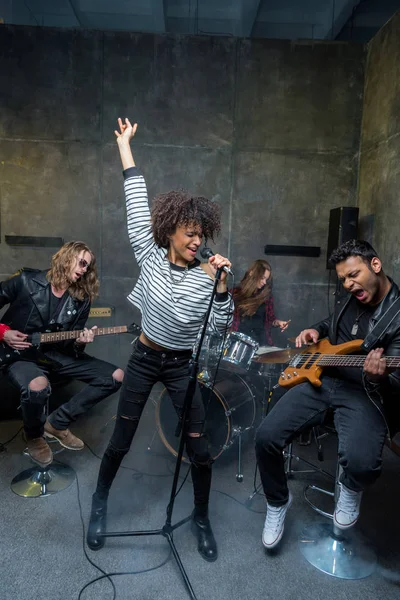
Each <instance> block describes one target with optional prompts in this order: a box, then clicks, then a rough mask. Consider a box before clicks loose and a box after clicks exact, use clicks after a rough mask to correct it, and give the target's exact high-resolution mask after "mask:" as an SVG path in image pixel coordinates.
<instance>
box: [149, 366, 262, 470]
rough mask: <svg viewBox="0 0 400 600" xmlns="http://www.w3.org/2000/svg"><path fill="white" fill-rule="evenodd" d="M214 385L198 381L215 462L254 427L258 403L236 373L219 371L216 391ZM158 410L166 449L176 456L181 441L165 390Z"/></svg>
mask: <svg viewBox="0 0 400 600" xmlns="http://www.w3.org/2000/svg"><path fill="white" fill-rule="evenodd" d="M212 383H213V378H212V380H211V381H210V382H209V383H203V382H200V381H199V382H198V385H199V386H200V390H201V394H202V397H203V402H204V407H205V410H206V426H205V432H206V435H207V437H208V442H209V451H210V454H211V456H212V458H213V459H216V458H218V457H219V456H220V455H221V454H222V453H223V452H224V450H226V449H227V448H229V446H231V445H232V444H233V443H234V441H235V438H236V437H237V436H238V435H239V434H241V433H243V432H244V431H247V430H248V429H250V428H251V427H252V426H253V423H254V420H255V417H256V402H255V397H254V394H253V392H252V391H251V389H250V387H249V385H248V384H247V383H246V381H245V380H244V379H243V378H242V377H240V376H239V375H236V374H235V373H232V372H230V371H225V370H223V369H219V371H218V375H217V377H216V379H215V383H214V387H213V386H212ZM155 409H156V424H157V429H158V433H159V435H160V438H161V440H162V442H163V444H164V445H165V446H166V448H167V449H168V450H169V451H170V452H171V453H172V454H174V456H177V455H178V448H179V438H177V437H176V436H175V429H176V425H177V422H178V418H177V416H176V412H175V410H174V407H173V405H172V401H171V399H170V397H169V394H168V392H167V390H166V389H164V390H162V392H161V393H160V395H159V396H158V398H157V399H156V401H155ZM184 460H187V459H184Z"/></svg>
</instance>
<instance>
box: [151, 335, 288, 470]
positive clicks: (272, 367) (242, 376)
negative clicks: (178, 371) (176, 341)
mask: <svg viewBox="0 0 400 600" xmlns="http://www.w3.org/2000/svg"><path fill="white" fill-rule="evenodd" d="M197 344H198V340H197V342H196V344H195V348H196V346H197ZM293 353H294V350H293V349H292V348H286V349H285V348H279V347H277V346H259V345H258V343H257V342H256V341H254V340H253V339H252V338H251V337H249V336H248V335H245V334H243V333H240V332H237V331H233V332H231V333H229V334H228V335H227V336H226V337H224V336H223V335H222V334H221V333H219V332H218V331H216V330H215V329H211V328H207V330H206V333H205V336H204V340H203V345H202V348H201V352H200V359H199V374H198V382H199V385H200V390H201V393H202V397H203V402H204V406H205V409H206V425H205V432H206V434H207V437H208V440H209V449H210V453H211V456H212V458H213V459H214V460H215V459H217V458H218V457H220V456H221V455H222V453H223V452H225V451H226V450H227V449H228V448H230V447H231V446H232V445H234V444H235V445H237V450H238V472H237V475H236V479H237V481H243V475H242V473H241V450H242V436H243V434H244V433H245V432H248V431H251V430H255V428H256V427H257V426H258V424H259V423H260V421H261V419H262V417H263V416H265V414H266V412H267V409H268V404H269V402H270V400H271V395H272V391H273V389H274V388H275V387H277V385H276V384H277V381H278V378H279V374H280V372H281V371H282V368H283V365H284V364H285V363H286V362H288V361H289V360H290V358H291V356H293ZM155 414H156V424H157V429H158V433H159V436H160V438H161V440H162V442H163V444H164V445H165V447H166V448H167V449H168V451H169V452H171V453H172V454H173V455H174V456H177V454H178V444H179V439H178V438H177V437H175V429H176V424H177V417H176V414H175V411H174V410H173V409H172V404H171V402H170V399H169V395H168V392H167V390H166V389H163V390H162V391H161V392H160V394H159V395H158V397H157V398H156V399H155ZM184 460H185V459H184Z"/></svg>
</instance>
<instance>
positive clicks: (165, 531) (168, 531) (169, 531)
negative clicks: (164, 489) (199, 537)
mask: <svg viewBox="0 0 400 600" xmlns="http://www.w3.org/2000/svg"><path fill="white" fill-rule="evenodd" d="M190 519H191V517H186V518H185V519H182V520H181V521H178V523H175V525H171V524H169V523H165V525H164V527H163V528H162V529H147V530H143V531H108V532H106V533H103V534H102V535H101V536H99V537H102V538H107V537H133V536H134V537H140V536H144V535H153V536H155V535H162V536H163V537H165V539H166V540H167V542H168V544H169V547H170V549H171V552H172V554H173V556H174V558H175V560H176V563H177V565H178V567H179V570H180V572H181V575H182V578H183V581H184V583H185V586H186V589H187V591H188V593H189V596H190V598H192V600H197V596H196V594H195V593H194V590H193V588H192V584H191V583H190V580H189V577H188V575H187V573H186V570H185V567H184V566H183V563H182V561H181V557H180V556H179V552H178V550H177V549H176V546H175V542H174V538H173V533H174V531H175V529H178V527H181V525H185V524H186V523H188V522H189V521H190Z"/></svg>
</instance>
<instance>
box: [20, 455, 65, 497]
mask: <svg viewBox="0 0 400 600" xmlns="http://www.w3.org/2000/svg"><path fill="white" fill-rule="evenodd" d="M74 481H75V471H74V470H73V469H72V468H71V467H69V466H68V465H62V464H60V463H58V464H57V463H51V464H50V465H48V466H47V467H39V465H37V466H36V467H31V468H30V469H26V470H25V471H22V473H19V474H18V475H16V477H14V479H13V480H12V482H11V489H12V491H13V492H14V493H15V494H17V495H18V496H22V497H23V498H39V497H41V498H42V497H44V496H51V495H53V494H57V492H61V491H62V490H65V489H66V488H67V487H69V486H70V485H71V484H72V483H73V482H74Z"/></svg>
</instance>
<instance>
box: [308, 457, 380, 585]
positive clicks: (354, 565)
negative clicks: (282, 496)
mask: <svg viewBox="0 0 400 600" xmlns="http://www.w3.org/2000/svg"><path fill="white" fill-rule="evenodd" d="M341 473H342V467H341V466H340V464H339V461H338V463H337V468H336V479H335V490H334V492H330V491H328V490H325V489H324V488H321V487H319V486H316V485H307V486H306V487H305V488H304V498H305V500H306V502H307V503H308V504H309V505H310V506H311V508H312V509H313V510H315V511H316V512H317V513H318V514H320V515H322V516H324V517H326V518H328V519H330V520H331V521H332V523H316V524H313V525H310V526H308V527H306V528H305V529H304V530H303V532H302V534H301V537H300V541H299V543H300V551H301V553H302V555H303V556H304V558H305V559H306V560H307V561H308V562H309V563H310V564H311V565H313V566H314V567H315V568H317V569H318V570H319V571H322V572H323V573H327V574H328V575H332V576H333V577H338V578H339V579H363V578H364V577H368V576H369V575H371V573H372V572H373V571H374V570H375V567H376V562H377V558H376V554H375V552H374V550H372V548H370V547H369V545H368V542H366V541H365V540H364V539H363V538H362V537H361V536H360V535H359V534H358V533H357V532H355V531H354V530H353V528H352V529H349V530H347V531H343V530H341V529H339V528H338V527H337V526H336V525H335V524H334V522H333V513H328V512H325V511H323V510H321V509H320V508H319V507H318V506H317V505H316V504H314V502H312V500H310V498H309V496H308V495H309V492H310V490H313V491H316V492H319V493H321V494H324V495H326V496H329V497H331V498H334V501H335V506H336V503H337V500H338V498H339V491H340V484H339V478H340V476H341Z"/></svg>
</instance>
